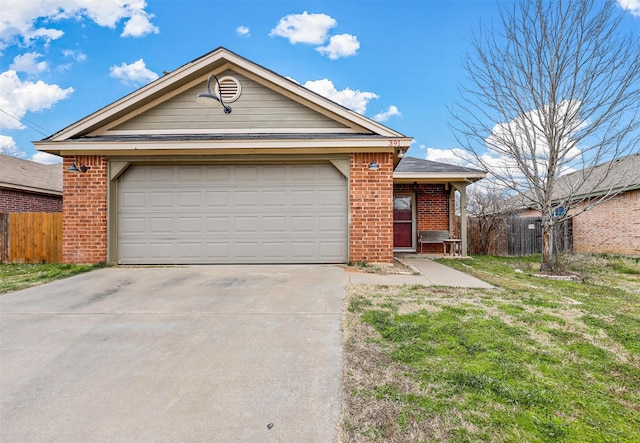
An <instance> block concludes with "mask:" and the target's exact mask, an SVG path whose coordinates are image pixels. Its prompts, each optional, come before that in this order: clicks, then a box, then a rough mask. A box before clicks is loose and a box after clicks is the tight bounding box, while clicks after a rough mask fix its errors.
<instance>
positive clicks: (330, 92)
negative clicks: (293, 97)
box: [303, 78, 378, 114]
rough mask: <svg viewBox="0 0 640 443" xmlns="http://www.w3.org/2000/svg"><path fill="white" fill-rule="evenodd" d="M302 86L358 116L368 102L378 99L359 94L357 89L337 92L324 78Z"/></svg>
mask: <svg viewBox="0 0 640 443" xmlns="http://www.w3.org/2000/svg"><path fill="white" fill-rule="evenodd" d="M303 86H304V87H305V88H308V89H311V90H312V91H313V92H316V93H318V94H320V95H322V96H324V97H326V98H328V99H329V100H333V101H334V102H336V103H339V104H341V105H342V106H345V107H347V108H349V109H353V110H354V111H356V112H358V113H360V114H364V113H365V111H366V110H367V104H368V103H369V101H370V100H372V99H374V98H378V95H377V94H375V93H373V92H361V91H359V90H357V89H356V90H355V91H354V90H353V89H349V88H345V89H343V90H342V91H338V90H337V89H336V87H335V86H334V85H333V82H332V81H331V80H328V79H326V78H325V79H322V80H314V81H308V82H306V83H305V84H304V85H303Z"/></svg>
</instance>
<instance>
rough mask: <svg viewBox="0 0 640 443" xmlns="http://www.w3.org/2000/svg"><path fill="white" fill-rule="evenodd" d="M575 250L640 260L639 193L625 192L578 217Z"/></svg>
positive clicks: (575, 230) (574, 232)
mask: <svg viewBox="0 0 640 443" xmlns="http://www.w3.org/2000/svg"><path fill="white" fill-rule="evenodd" d="M573 250H574V251H577V252H596V253H607V254H623V255H637V256H640V190H635V191H630V192H625V193H624V194H620V195H618V196H617V197H615V198H613V199H612V200H609V201H608V202H606V203H602V204H600V205H598V206H595V207H594V208H591V209H588V210H587V211H585V212H583V213H582V214H580V215H577V216H576V217H575V218H574V219H573Z"/></svg>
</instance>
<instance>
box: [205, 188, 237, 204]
mask: <svg viewBox="0 0 640 443" xmlns="http://www.w3.org/2000/svg"><path fill="white" fill-rule="evenodd" d="M230 203H231V191H230V190H229V191H205V206H207V207H210V208H216V207H224V208H226V207H228V206H229V204H230Z"/></svg>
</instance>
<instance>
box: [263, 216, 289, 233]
mask: <svg viewBox="0 0 640 443" xmlns="http://www.w3.org/2000/svg"><path fill="white" fill-rule="evenodd" d="M288 227H289V222H288V220H287V217H284V216H263V217H262V232H263V233H264V234H272V233H286V232H287V230H288Z"/></svg>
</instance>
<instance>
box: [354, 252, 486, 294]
mask: <svg viewBox="0 0 640 443" xmlns="http://www.w3.org/2000/svg"><path fill="white" fill-rule="evenodd" d="M398 260H399V261H400V262H401V263H403V264H405V265H407V266H409V267H411V268H414V269H415V270H416V271H418V272H420V274H419V275H407V274H370V273H365V272H351V273H350V274H349V283H359V284H373V285H423V286H452V287H460V288H485V289H490V288H493V286H491V285H490V284H489V283H486V282H484V281H482V280H480V279H477V278H475V277H472V276H470V275H469V274H465V273H464V272H460V271H457V270H455V269H453V268H450V267H448V266H445V265H441V264H440V263H436V262H434V261H433V260H431V259H429V258H427V257H420V256H410V257H409V256H401V257H398Z"/></svg>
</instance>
